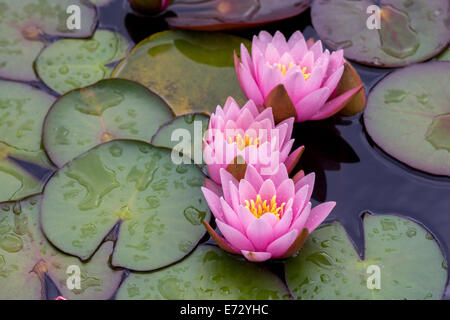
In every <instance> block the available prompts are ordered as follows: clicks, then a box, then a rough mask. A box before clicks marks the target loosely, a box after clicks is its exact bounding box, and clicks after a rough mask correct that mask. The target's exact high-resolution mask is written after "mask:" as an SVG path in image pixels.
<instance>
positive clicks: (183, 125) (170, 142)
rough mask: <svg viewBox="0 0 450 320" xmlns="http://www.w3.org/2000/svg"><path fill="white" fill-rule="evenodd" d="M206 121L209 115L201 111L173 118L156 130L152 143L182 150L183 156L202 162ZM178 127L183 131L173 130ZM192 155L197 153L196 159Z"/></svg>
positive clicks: (206, 127)
mask: <svg viewBox="0 0 450 320" xmlns="http://www.w3.org/2000/svg"><path fill="white" fill-rule="evenodd" d="M208 123H209V117H208V116H207V115H204V114H202V113H197V114H195V113H192V114H187V115H184V116H181V117H178V118H175V119H174V120H172V121H170V122H169V123H167V124H165V125H163V126H162V127H161V128H160V129H159V130H158V132H157V133H156V134H155V135H154V136H153V139H152V144H153V145H155V146H160V147H166V148H170V149H174V150H177V151H179V152H182V153H183V155H184V156H186V157H188V158H190V159H192V160H194V161H195V162H196V163H197V162H198V163H197V164H199V162H203V142H202V141H203V140H202V138H203V135H204V133H205V132H206V130H207V129H208ZM178 129H181V130H185V131H178V132H176V131H175V130H178ZM194 139H195V141H197V144H195V142H194ZM183 151H184V152H183ZM193 155H197V159H194V156H193Z"/></svg>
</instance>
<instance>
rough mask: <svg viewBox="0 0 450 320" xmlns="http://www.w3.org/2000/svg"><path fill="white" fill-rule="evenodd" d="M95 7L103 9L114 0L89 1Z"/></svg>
mask: <svg viewBox="0 0 450 320" xmlns="http://www.w3.org/2000/svg"><path fill="white" fill-rule="evenodd" d="M89 1H90V2H91V3H92V4H93V5H95V6H97V7H101V6H104V5H107V4H109V3H110V2H111V1H112V0H89Z"/></svg>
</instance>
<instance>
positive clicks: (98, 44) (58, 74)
mask: <svg viewBox="0 0 450 320" xmlns="http://www.w3.org/2000/svg"><path fill="white" fill-rule="evenodd" d="M128 49H129V44H128V41H127V39H125V37H124V36H122V35H121V34H119V33H116V32H112V31H108V30H97V31H96V32H95V34H94V36H93V37H92V38H90V39H63V40H59V41H56V42H55V43H53V44H52V45H51V46H49V47H47V48H46V49H45V50H44V51H43V52H42V53H41V55H40V56H39V58H38V59H37V61H36V72H37V74H38V75H39V77H40V78H41V79H42V81H44V82H45V84H46V85H47V86H49V87H50V88H52V89H53V90H55V91H56V92H58V93H65V92H67V91H69V90H72V89H76V88H81V87H84V86H87V85H90V84H93V83H95V82H97V81H99V80H101V79H103V78H108V77H109V76H110V75H111V72H112V70H113V68H112V67H109V66H108V64H110V63H113V62H115V61H118V60H120V59H122V58H124V57H125V56H126V54H127V53H128Z"/></svg>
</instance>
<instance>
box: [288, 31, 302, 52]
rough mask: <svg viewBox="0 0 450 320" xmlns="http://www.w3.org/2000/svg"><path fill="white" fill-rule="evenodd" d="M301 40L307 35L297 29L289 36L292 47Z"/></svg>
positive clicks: (289, 43) (289, 44)
mask: <svg viewBox="0 0 450 320" xmlns="http://www.w3.org/2000/svg"><path fill="white" fill-rule="evenodd" d="M301 40H305V37H304V36H303V34H302V33H301V32H300V31H295V32H294V33H293V34H292V35H291V37H290V38H289V41H288V46H289V48H290V49H292V48H293V47H294V46H295V45H296V44H297V42H299V41H301Z"/></svg>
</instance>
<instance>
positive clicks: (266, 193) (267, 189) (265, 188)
mask: <svg viewBox="0 0 450 320" xmlns="http://www.w3.org/2000/svg"><path fill="white" fill-rule="evenodd" d="M276 192H277V191H276V189H275V185H274V184H273V182H272V180H266V181H264V182H263V184H262V186H261V188H260V189H259V195H260V196H261V199H262V200H263V201H264V200H267V201H270V200H272V197H273V196H275V195H276V194H277V193H276Z"/></svg>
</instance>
